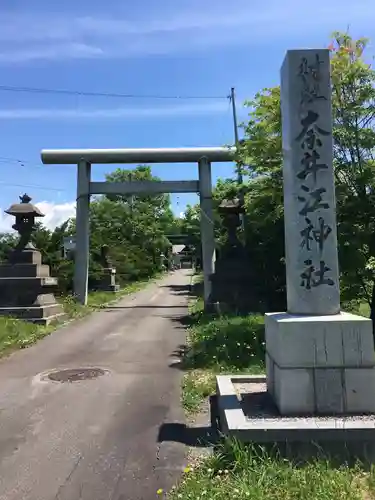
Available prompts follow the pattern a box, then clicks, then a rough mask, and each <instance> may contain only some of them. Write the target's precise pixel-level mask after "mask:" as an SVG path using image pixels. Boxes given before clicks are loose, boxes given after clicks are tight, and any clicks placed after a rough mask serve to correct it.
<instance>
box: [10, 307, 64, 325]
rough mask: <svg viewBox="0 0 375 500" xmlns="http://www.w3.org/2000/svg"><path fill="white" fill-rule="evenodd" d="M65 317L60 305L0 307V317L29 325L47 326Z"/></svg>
mask: <svg viewBox="0 0 375 500" xmlns="http://www.w3.org/2000/svg"><path fill="white" fill-rule="evenodd" d="M64 315H65V313H64V311H63V308H62V307H61V305H60V304H57V303H55V304H50V305H44V306H39V307H0V316H12V317H13V318H17V319H22V320H24V321H29V322H31V323H38V324H43V325H47V324H49V323H51V322H52V321H55V320H57V319H62V317H63V316H64Z"/></svg>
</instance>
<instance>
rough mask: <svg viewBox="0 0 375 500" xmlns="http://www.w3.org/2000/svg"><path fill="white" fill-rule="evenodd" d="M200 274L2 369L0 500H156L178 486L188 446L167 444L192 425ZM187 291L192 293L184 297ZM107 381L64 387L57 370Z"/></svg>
mask: <svg viewBox="0 0 375 500" xmlns="http://www.w3.org/2000/svg"><path fill="white" fill-rule="evenodd" d="M190 274H191V271H186V270H182V271H177V272H175V273H174V274H172V275H169V276H168V277H166V278H165V279H163V280H162V281H160V282H158V283H157V284H151V285H149V286H148V287H147V288H146V289H144V290H142V291H140V292H138V293H136V294H134V295H132V296H130V297H126V298H125V299H122V300H121V301H120V302H118V303H117V304H115V305H114V306H113V307H108V308H107V309H104V310H103V311H100V312H96V313H94V314H92V315H91V316H90V317H88V318H86V319H84V320H80V321H78V322H76V323H71V324H70V325H67V326H65V327H63V328H61V329H60V330H57V331H56V332H54V333H53V334H52V335H51V336H49V337H46V338H45V339H43V340H41V341H40V342H39V343H38V344H36V345H34V346H32V347H30V348H29V349H25V350H23V351H19V352H17V353H14V354H13V355H12V356H10V357H9V358H6V359H3V360H1V361H0V499H1V500H21V499H22V500H54V499H56V500H78V499H82V500H107V499H108V500H148V499H155V498H156V490H157V489H158V488H164V489H168V488H170V487H171V486H172V484H173V483H174V482H175V481H176V480H177V479H178V478H179V476H180V473H181V470H182V468H183V467H184V464H185V460H184V454H185V449H184V446H183V445H181V444H178V443H173V442H162V443H158V432H159V427H160V426H161V425H162V424H163V423H169V422H171V423H172V422H177V423H178V422H183V411H182V409H181V406H180V382H181V376H182V374H181V372H180V370H178V369H176V368H172V367H170V366H169V365H170V364H171V363H172V362H173V352H174V351H175V349H176V348H177V347H178V346H179V345H180V344H183V343H184V341H185V331H184V329H183V328H182V327H181V324H180V323H179V322H178V321H176V318H178V317H181V316H182V315H184V314H186V311H187V299H188V297H187V286H188V284H189V283H190ZM184 287H185V290H183V288H184ZM87 366H88V367H101V368H104V369H107V370H109V372H110V373H109V374H108V375H104V376H101V377H99V378H96V379H94V380H87V381H79V382H73V383H60V382H51V381H45V380H43V375H41V374H43V372H45V371H47V370H52V369H56V368H82V367H87Z"/></svg>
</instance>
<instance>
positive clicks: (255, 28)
mask: <svg viewBox="0 0 375 500" xmlns="http://www.w3.org/2000/svg"><path fill="white" fill-rule="evenodd" d="M108 10H110V9H108V8H106V10H104V11H103V12H102V13H101V12H96V13H95V14H92V15H90V16H82V15H81V16H80V15H77V14H75V13H74V12H68V11H66V12H59V15H58V16H57V15H56V14H55V13H52V12H50V13H48V12H47V11H43V12H37V11H36V12H33V11H32V10H30V11H29V12H28V11H27V9H25V8H22V11H17V10H13V11H12V12H2V14H1V19H2V23H1V24H2V29H1V32H0V42H1V47H2V48H1V51H0V62H1V61H2V62H3V63H9V62H14V63H21V62H26V61H32V60H37V59H44V60H54V59H56V60H62V59H77V58H80V59H87V58H93V57H99V58H126V57H134V56H142V55H150V54H164V53H172V52H174V53H179V52H185V51H191V50H195V49H202V48H205V47H211V46H222V45H227V44H236V45H238V46H240V47H242V49H243V50H244V53H245V55H246V50H250V48H254V47H256V48H258V49H259V48H261V47H262V45H263V44H264V43H265V42H266V43H269V42H270V41H274V42H277V41H280V40H288V39H290V38H291V37H293V36H295V35H298V36H299V37H300V38H301V39H308V38H311V36H315V35H316V34H317V33H319V34H320V35H323V36H324V37H326V36H327V35H328V34H329V32H330V31H331V30H332V29H345V28H346V27H347V25H348V24H350V25H357V26H360V28H361V29H362V28H365V27H366V30H368V32H369V33H371V28H372V19H373V17H374V16H375V4H374V2H373V0H361V1H360V2H353V1H352V0H330V2H327V1H326V0H315V2H314V4H312V5H311V6H303V5H301V2H300V0H289V1H288V3H287V4H286V3H285V2H281V1H280V0H269V1H268V2H261V1H260V0H252V1H251V2H250V1H249V0H236V2H235V4H234V9H232V10H230V9H229V8H228V2H227V1H226V0H215V1H214V0H207V1H205V2H202V1H201V0H199V1H198V0H190V1H189V2H187V1H179V2H174V4H173V6H172V10H171V9H167V8H166V7H163V3H160V2H159V3H158V8H157V9H154V11H153V12H152V11H151V10H152V9H148V11H143V12H142V15H141V16H138V17H135V16H134V14H132V12H131V9H129V13H126V14H124V13H123V12H122V13H118V14H117V15H113V16H112V17H109V16H108V14H107V12H108ZM245 44H246V45H245ZM248 54H249V53H248ZM265 58H266V54H265ZM249 63H251V54H249Z"/></svg>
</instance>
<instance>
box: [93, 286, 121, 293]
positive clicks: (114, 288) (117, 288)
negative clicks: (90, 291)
mask: <svg viewBox="0 0 375 500" xmlns="http://www.w3.org/2000/svg"><path fill="white" fill-rule="evenodd" d="M97 289H98V290H100V291H101V292H113V293H116V292H119V291H120V285H105V284H103V285H100V284H99V286H98V288H97Z"/></svg>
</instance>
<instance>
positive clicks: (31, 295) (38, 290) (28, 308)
mask: <svg viewBox="0 0 375 500" xmlns="http://www.w3.org/2000/svg"><path fill="white" fill-rule="evenodd" d="M30 202H31V198H30V197H29V196H28V195H27V194H24V195H23V196H20V203H15V204H13V205H12V206H11V207H10V208H9V209H8V210H6V211H5V213H6V214H8V215H13V216H14V217H15V218H16V221H15V224H13V226H12V227H13V229H15V230H16V231H17V232H18V234H19V235H20V238H19V240H18V243H17V245H16V247H15V248H14V250H12V251H11V253H10V255H9V257H8V262H5V263H3V264H1V265H0V315H9V316H13V317H16V318H19V319H24V320H27V321H31V322H34V323H42V324H47V323H49V322H51V321H52V320H54V319H55V318H57V317H59V316H61V315H63V309H62V307H61V305H60V304H58V303H57V302H56V299H55V297H54V295H53V292H52V290H53V289H54V288H55V287H56V286H57V279H56V278H52V277H51V276H50V275H49V266H46V265H43V264H42V256H41V254H40V252H39V251H38V250H37V249H36V248H35V247H34V245H33V244H32V242H31V236H32V233H33V231H34V230H35V218H36V217H44V214H42V213H41V211H40V210H39V209H38V208H37V207H36V206H34V205H32V204H31V203H30Z"/></svg>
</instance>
